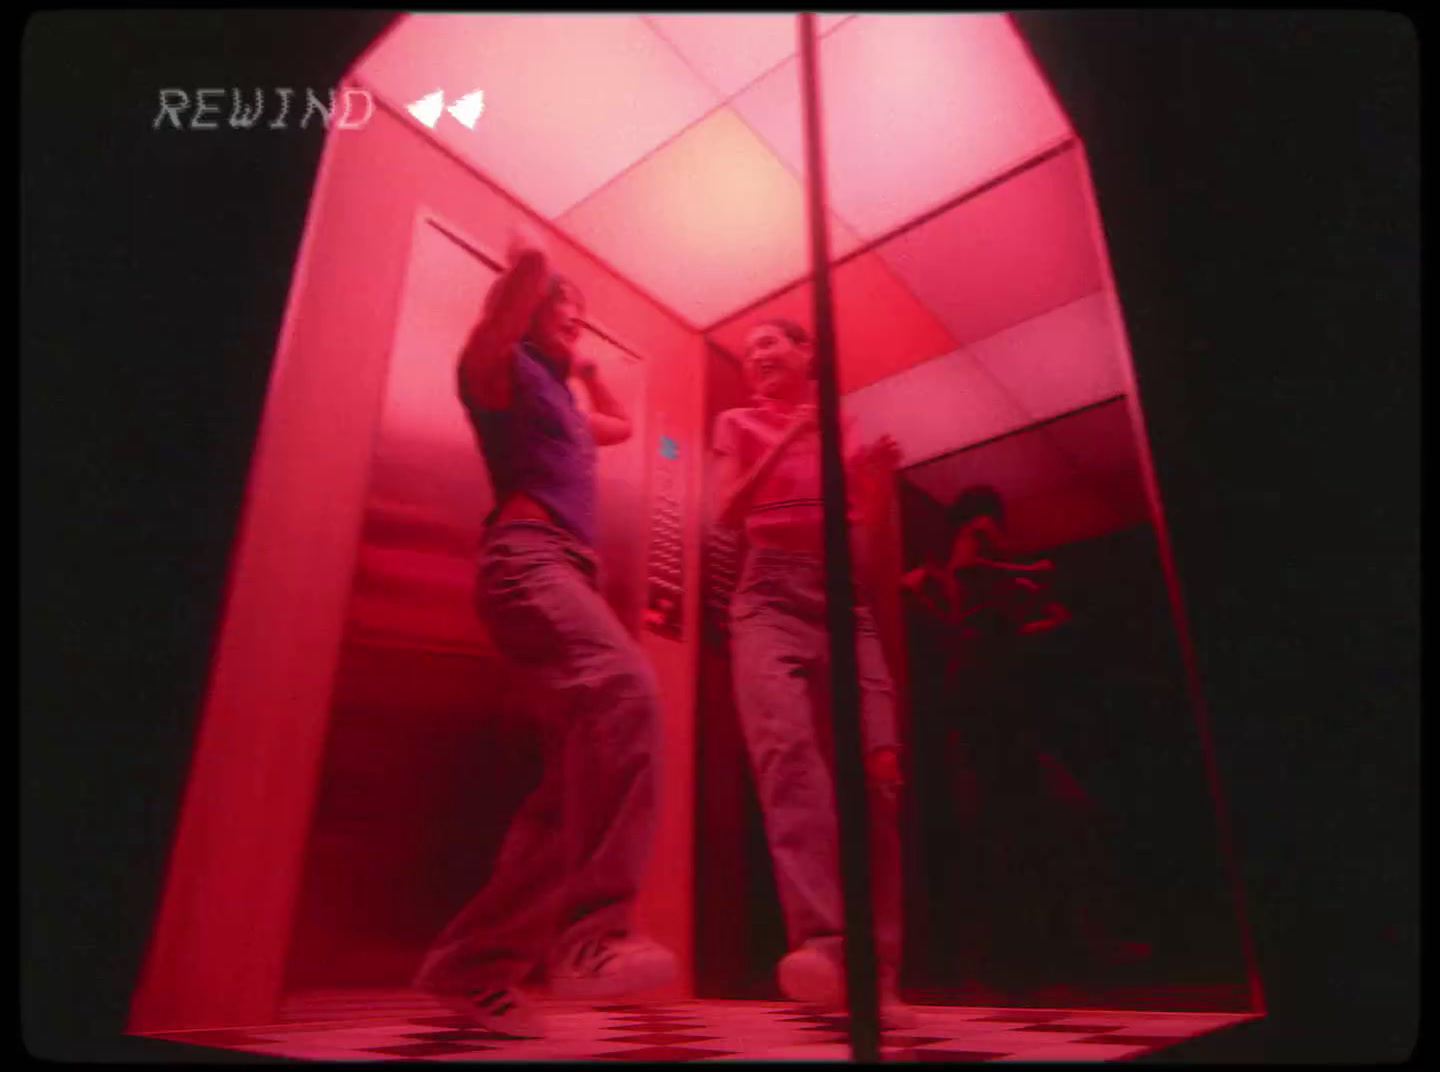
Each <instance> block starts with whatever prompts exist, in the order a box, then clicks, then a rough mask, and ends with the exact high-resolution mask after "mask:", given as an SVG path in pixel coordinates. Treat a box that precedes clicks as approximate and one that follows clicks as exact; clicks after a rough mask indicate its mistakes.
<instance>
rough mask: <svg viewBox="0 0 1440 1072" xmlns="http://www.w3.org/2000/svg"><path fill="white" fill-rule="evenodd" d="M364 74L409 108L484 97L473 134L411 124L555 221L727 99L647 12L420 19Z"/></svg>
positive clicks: (455, 126)
mask: <svg viewBox="0 0 1440 1072" xmlns="http://www.w3.org/2000/svg"><path fill="white" fill-rule="evenodd" d="M355 73H356V77H358V78H359V79H360V80H361V81H362V82H363V83H364V84H366V85H367V86H369V87H370V88H372V89H373V91H374V92H376V93H377V94H379V95H380V96H382V97H383V98H384V99H385V100H387V101H388V102H389V103H390V104H392V105H393V106H395V107H396V108H399V109H402V110H403V109H405V108H406V107H407V106H408V105H409V104H411V103H413V102H415V101H417V100H419V99H420V98H422V97H424V96H426V95H428V94H430V93H433V92H435V91H437V90H440V91H442V92H443V93H444V100H445V104H446V105H447V106H449V105H450V104H451V103H452V102H453V101H455V100H458V99H459V98H461V97H462V96H465V95H468V94H471V93H475V92H482V93H483V94H484V98H483V103H484V109H483V111H482V112H481V114H480V115H479V117H478V118H477V119H476V121H475V123H474V128H473V129H468V128H467V127H466V126H465V125H463V124H462V123H460V122H459V121H458V120H456V119H455V118H454V117H453V116H452V115H450V114H449V113H448V112H443V111H442V112H441V114H440V115H439V117H438V119H437V120H436V123H435V125H434V127H433V129H427V128H426V127H425V126H424V125H423V124H421V123H420V121H419V120H418V119H413V117H412V118H411V121H412V122H414V123H415V124H416V126H417V127H418V128H419V129H421V130H425V131H426V133H427V135H428V136H431V137H434V138H435V139H437V140H439V141H440V142H442V143H443V144H445V145H446V146H447V147H449V148H450V149H452V150H453V151H455V152H457V153H459V154H460V155H461V156H463V157H464V158H466V159H467V160H469V161H470V162H471V163H473V164H474V165H475V166H476V167H477V168H479V169H480V170H481V171H482V172H483V173H484V174H486V175H487V176H489V177H490V178H492V179H493V180H494V181H495V182H497V183H498V184H499V185H500V186H502V187H503V188H505V189H506V190H507V191H509V192H510V193H511V194H512V195H514V196H515V197H516V198H517V199H518V200H520V201H521V202H523V203H525V204H527V205H528V206H530V208H532V209H533V210H534V211H535V212H537V213H538V214H539V215H541V216H543V217H545V218H547V219H554V218H555V217H556V216H558V215H560V214H561V213H562V212H564V211H565V210H566V209H568V208H569V207H571V206H572V205H574V204H575V203H577V202H578V201H580V200H582V199H583V198H584V197H586V196H587V195H588V194H590V193H592V192H594V191H595V190H597V189H598V188H599V187H601V186H602V185H604V184H605V183H606V182H608V181H609V180H610V179H612V178H614V177H615V176H616V175H618V174H619V173H620V172H622V171H623V170H625V169H626V168H627V167H630V166H631V165H633V164H634V163H635V162H636V161H638V160H640V159H641V158H642V157H644V156H645V155H646V154H648V153H650V152H652V151H653V150H655V149H656V148H657V147H659V146H660V145H662V144H664V143H665V142H666V141H668V140H669V139H671V138H673V137H674V136H675V135H676V134H678V133H679V132H680V131H681V130H683V129H684V128H685V127H686V126H688V125H689V124H691V123H693V122H694V121H696V120H697V119H699V118H700V117H701V116H703V115H705V114H706V113H707V112H709V111H711V110H712V109H714V108H716V107H718V106H719V105H720V104H721V103H722V101H721V98H720V97H719V95H718V94H717V93H716V92H715V90H713V89H712V88H710V87H709V86H708V85H706V83H705V82H704V80H703V79H701V78H700V76H699V75H697V74H696V73H695V72H694V71H693V70H692V69H691V68H690V67H689V66H688V65H687V64H686V63H685V61H684V60H683V59H682V58H681V56H680V55H679V54H678V53H677V52H676V51H675V49H674V48H672V47H671V46H670V45H669V44H667V43H666V41H665V40H664V39H663V38H661V37H660V36H659V35H658V34H657V33H655V31H654V30H653V29H652V28H651V27H650V26H649V25H647V24H646V23H645V21H644V20H643V19H642V18H641V17H640V16H638V15H624V16H621V15H449V14H446V15H411V16H409V17H407V18H406V19H404V21H403V22H401V23H400V24H399V25H398V26H396V27H395V29H394V30H393V31H392V32H391V33H390V34H389V35H388V36H387V37H386V39H385V41H384V42H383V43H382V44H381V46H380V47H379V48H377V49H375V50H374V51H373V52H372V53H370V54H369V55H367V56H366V57H365V58H364V59H363V60H362V62H361V64H360V66H359V67H358V68H357V69H356V72H355ZM406 114H407V116H408V115H409V113H408V112H407V113H406Z"/></svg>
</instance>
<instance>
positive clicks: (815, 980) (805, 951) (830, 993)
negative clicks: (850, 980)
mask: <svg viewBox="0 0 1440 1072" xmlns="http://www.w3.org/2000/svg"><path fill="white" fill-rule="evenodd" d="M776 975H777V976H778V978H779V982H780V992H781V993H783V994H784V995H785V996H786V997H787V998H789V999H790V1000H791V1001H799V1002H803V1003H804V1004H807V1005H823V1006H828V1007H831V1008H834V1007H836V1006H839V1005H843V1004H845V970H844V969H843V968H842V967H841V966H840V964H839V963H837V962H836V961H835V959H834V958H833V957H827V956H826V955H825V954H824V953H822V952H820V951H819V950H818V949H815V948H814V947H813V946H808V945H802V946H801V947H800V948H799V949H796V950H793V951H791V952H789V953H786V954H785V956H784V957H783V958H782V959H781V961H780V967H779V969H778V970H777V971H776Z"/></svg>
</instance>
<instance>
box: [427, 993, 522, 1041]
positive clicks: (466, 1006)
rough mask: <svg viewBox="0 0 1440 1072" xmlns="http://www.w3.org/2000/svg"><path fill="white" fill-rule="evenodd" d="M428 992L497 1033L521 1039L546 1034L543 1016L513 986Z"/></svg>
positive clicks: (479, 1025)
mask: <svg viewBox="0 0 1440 1072" xmlns="http://www.w3.org/2000/svg"><path fill="white" fill-rule="evenodd" d="M430 996H431V997H433V998H435V1000H436V1001H439V1002H440V1003H441V1004H442V1005H444V1006H446V1007H447V1008H449V1009H453V1010H454V1011H455V1012H457V1013H459V1014H460V1015H461V1016H463V1017H465V1018H466V1019H467V1020H469V1021H470V1022H471V1023H472V1024H475V1025H476V1026H477V1027H483V1028H484V1029H485V1030H486V1031H493V1032H495V1033H496V1034H497V1035H505V1036H507V1037H509V1038H522V1039H534V1038H544V1037H545V1018H544V1016H542V1015H541V1013H540V1010H539V1009H537V1008H536V1007H535V1005H534V1004H533V1003H532V1002H531V1001H530V1000H529V999H528V998H526V997H525V996H524V995H523V994H521V993H520V991H518V990H516V989H515V988H514V987H510V986H502V987H490V988H483V987H482V988H481V989H479V990H472V991H469V992H468V993H436V992H434V991H432V992H431V995H430Z"/></svg>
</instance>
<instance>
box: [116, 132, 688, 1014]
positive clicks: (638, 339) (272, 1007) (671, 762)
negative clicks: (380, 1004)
mask: <svg viewBox="0 0 1440 1072" xmlns="http://www.w3.org/2000/svg"><path fill="white" fill-rule="evenodd" d="M422 208H424V209H429V210H431V211H433V212H434V213H436V214H437V215H439V216H441V217H443V218H445V219H447V220H449V221H453V223H454V224H455V225H456V226H457V227H459V228H462V229H463V230H464V231H465V232H466V233H467V234H469V235H471V236H473V237H474V239H475V240H476V241H478V242H480V243H482V244H484V245H485V246H487V247H488V248H490V249H492V250H500V249H503V246H504V241H505V235H506V231H507V228H508V226H509V225H510V223H511V222H512V221H514V220H516V219H518V218H520V217H521V216H522V215H523V213H522V210H520V209H519V208H518V207H517V206H516V205H515V204H514V203H513V202H511V201H510V200H509V199H507V198H506V197H505V196H504V195H503V194H501V193H500V192H499V191H497V190H496V189H494V188H492V187H491V186H489V185H488V184H487V183H486V182H485V181H483V180H481V179H480V178H478V177H477V176H476V175H475V174H474V173H472V172H470V171H468V170H466V169H465V168H463V167H462V166H460V165H459V164H458V163H456V161H455V160H454V158H453V157H451V156H450V155H448V154H446V153H443V152H441V151H440V150H438V149H436V148H435V147H433V146H432V145H431V144H429V143H428V142H426V141H425V140H424V139H423V138H422V137H421V135H420V134H419V133H417V131H416V130H415V129H414V127H413V125H409V124H405V123H402V122H400V121H397V120H396V119H394V118H393V117H392V116H391V115H389V114H387V113H385V112H383V111H377V113H376V114H375V116H374V118H373V119H372V120H371V121H370V122H369V123H368V124H367V125H366V126H365V127H364V128H362V129H359V130H337V131H335V132H333V133H332V134H331V135H330V138H329V141H328V143H327V145H326V149H325V153H324V156H323V158H322V163H321V168H320V172H319V175H318V178H317V182H316V188H315V192H314V195H313V198H312V202H311V208H310V214H309V218H308V219H307V223H306V231H305V236H304V239H303V242H302V246H301V250H300V258H299V263H298V265H297V271H296V274H295V282H294V286H293V288H292V291H291V298H290V306H289V308H288V310H287V314H286V321H285V326H284V329H283V331H282V336H281V339H280V340H279V347H278V350H277V353H276V355H275V362H274V368H273V371H272V376H271V386H270V391H269V394H268V396H267V401H266V410H265V414H264V418H263V422H262V427H261V432H260V436H259V440H258V443H257V448H256V453H255V458H254V461H253V463H252V468H251V476H250V482H249V487H248V490H247V501H246V507H245V512H244V517H243V520H242V523H241V526H240V530H239V532H238V534H237V541H236V545H235V550H234V556H233V560H232V567H231V580H230V587H229V594H228V601H227V606H226V609H225V615H224V618H223V621H222V622H221V623H219V630H218V634H217V639H216V647H215V656H214V661H213V666H212V672H211V683H210V689H209V692H208V695H207V699H206V703H205V706H204V710H203V712H202V719H201V724H200V729H199V733H198V738H197V743H196V749H195V753H194V760H193V763H192V768H191V771H190V777H189V784H188V786H187V790H186V794H185V798H184V804H183V810H182V815H181V820H180V824H179V829H178V832H177V836H176V841H175V844H174V848H173V850H172V857H171V861H170V869H169V875H168V880H167V884H166V888H165V892H164V895H163V898H162V901H161V904H160V906H159V912H158V916H157V922H156V926H155V929H154V932H153V934H152V944H151V948H150V951H149V955H148V957H147V962H146V965H145V968H144V970H143V972H142V976H141V980H140V983H139V986H138V988H137V991H136V994H135V998H134V1002H133V1006H132V1015H131V1023H130V1029H131V1030H132V1031H135V1032H154V1031H163V1030H178V1029H185V1028H196V1027H208V1026H223V1025H235V1024H246V1023H256V1022H263V1021H265V1020H266V1019H268V1018H269V1017H271V1016H272V1015H273V1014H274V1012H275V1011H276V1005H277V1002H278V999H279V996H280V992H281V988H282V985H283V975H284V970H285V960H286V955H287V950H288V949H289V946H290V941H291V928H292V923H293V920H294V918H295V909H296V904H297V898H298V893H299V889H300V878H301V874H302V869H303V866H304V861H305V854H306V851H307V843H308V835H309V833H310V823H311V815H312V807H313V804H314V800H315V795H316V788H317V784H318V781H319V772H320V768H321V762H322V756H323V752H324V748H325V743H326V732H327V720H328V715H329V712H330V709H331V699H332V692H333V690H334V688H335V684H336V675H337V668H338V666H339V661H340V655H341V651H342V637H343V635H344V630H345V626H346V610H347V605H348V599H349V595H350V586H351V582H352V579H353V577H354V573H355V566H356V557H357V548H358V546H359V534H360V531H361V525H362V519H363V517H364V511H365V507H366V494H367V488H368V481H369V477H370V465H371V458H372V445H373V444H372V440H373V434H374V431H375V428H376V426H377V422H378V420H379V418H380V414H381V412H382V396H383V393H384V390H385V384H386V374H387V366H388V358H389V354H390V350H391V345H392V342H393V339H394V329H395V322H396V315H397V311H398V308H399V302H400V297H401V288H402V283H403V280H404V277H405V271H406V265H407V256H408V251H409V248H410V242H411V236H412V234H413V228H414V222H415V217H416V214H417V212H418V211H420V210H421V209H422ZM532 222H536V221H532ZM537 225H538V226H541V227H542V228H543V224H538V223H537ZM551 240H552V249H553V252H554V257H555V261H556V266H557V267H558V268H559V270H561V271H563V272H565V273H567V274H568V275H570V276H571V277H573V278H574V279H575V280H576V282H577V283H578V284H579V285H580V287H581V288H582V289H583V290H584V291H585V293H586V295H587V298H588V301H589V307H590V311H591V314H592V315H593V316H594V318H596V319H597V320H600V321H602V322H604V323H605V324H606V325H607V326H610V327H611V328H612V330H614V331H616V332H621V333H623V335H624V337H625V339H626V341H627V342H628V343H629V344H630V345H631V346H633V347H634V348H635V349H636V350H638V351H639V352H641V353H643V354H646V355H649V356H650V357H651V359H652V361H653V362H654V370H653V372H652V374H651V377H650V407H651V411H652V413H653V414H655V415H656V416H655V419H654V420H652V423H651V428H652V431H659V430H662V429H663V430H664V431H666V432H667V433H668V434H670V435H671V436H673V437H675V438H677V439H678V440H679V441H680V446H681V452H682V453H681V458H682V459H683V460H684V461H685V462H686V463H687V469H688V471H689V472H691V473H697V472H698V469H697V468H696V463H697V460H698V457H699V454H700V450H699V445H700V439H699V436H698V429H697V427H696V424H697V421H698V417H699V412H700V410H699V406H700V392H701V389H702V384H703V380H702V377H701V376H700V375H699V374H698V370H699V369H700V368H701V366H700V360H701V353H702V350H701V347H702V343H701V341H700V339H699V338H698V337H697V336H695V335H694V334H692V333H691V332H689V331H688V330H686V329H685V328H684V327H683V326H682V325H680V324H679V323H678V322H676V321H675V320H674V319H673V318H671V317H670V316H669V315H668V314H666V313H665V312H664V311H662V310H661V309H659V308H658V307H657V306H655V305H654V304H653V303H651V302H650V301H648V300H647V299H645V298H644V297H643V296H641V295H640V294H638V293H637V292H636V291H635V290H634V289H633V288H631V287H630V286H628V285H627V284H626V283H624V282H623V281H622V280H620V279H618V278H615V277H614V276H612V275H611V274H610V273H609V272H608V271H607V270H606V269H604V268H603V267H601V266H600V265H598V264H597V263H595V262H594V261H593V260H592V259H591V258H590V257H588V256H587V255H586V254H585V253H584V252H583V251H581V250H579V249H578V248H576V247H574V246H572V245H570V244H568V243H567V242H566V241H565V240H563V239H562V238H561V237H559V236H558V235H552V236H551ZM691 479H693V477H691ZM696 532H697V529H696V518H694V517H693V516H689V517H687V518H686V535H687V537H688V546H687V553H686V559H685V569H686V575H687V581H688V585H689V587H690V588H691V589H692V590H693V589H694V587H695V581H694V578H695V576H696V565H697V560H696V551H695V536H696ZM638 535H639V534H637V537H638ZM694 622H695V613H694V604H693V600H691V601H690V605H689V606H688V607H687V608H686V625H687V629H686V637H687V639H686V640H685V641H684V642H683V643H677V642H674V641H670V640H666V639H662V638H659V637H656V636H654V635H653V634H649V633H646V634H644V636H643V640H642V643H643V646H644V648H645V650H646V652H647V653H648V654H649V655H650V657H651V658H652V659H653V661H654V663H655V666H656V670H657V672H658V674H659V678H660V682H661V688H662V692H663V697H664V702H665V726H666V733H667V736H666V748H667V756H666V758H667V763H666V768H665V778H664V781H663V786H662V809H661V814H662V821H661V824H660V829H659V832H658V835H657V840H656V846H655V852H654V860H655V862H654V864H653V866H652V875H651V878H650V880H649V883H648V885H647V888H646V890H645V894H644V897H643V904H642V913H641V914H642V924H643V925H645V926H647V928H648V929H649V930H650V931H651V932H652V933H654V934H655V935H656V936H657V937H659V938H660V939H661V940H663V941H667V942H669V943H670V944H671V945H672V946H674V947H675V948H676V949H677V951H678V952H679V953H680V954H681V957H682V961H683V962H684V963H685V964H686V965H687V967H688V964H689V946H690V938H689V934H690V904H689V898H690V884H689V872H690V860H691V856H692V853H691V846H690V842H689V839H690V811H691V807H690V801H691V793H690V766H691V757H690V753H691V748H692V743H693V741H692V735H691V727H690V725H689V719H690V717H691V711H692V707H693V704H692V699H693V683H692V681H691V678H692V669H693V652H692V640H691V639H690V638H693V634H694ZM397 878H398V877H397ZM404 881H407V882H413V881H415V876H413V875H412V876H406V877H405V878H404ZM683 986H684V987H688V973H687V979H686V982H685V983H684V984H683Z"/></svg>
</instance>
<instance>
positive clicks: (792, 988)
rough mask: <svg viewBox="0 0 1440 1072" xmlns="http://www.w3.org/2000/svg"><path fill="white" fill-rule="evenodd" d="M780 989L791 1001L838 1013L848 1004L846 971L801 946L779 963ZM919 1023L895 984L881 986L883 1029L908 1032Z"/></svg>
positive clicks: (817, 951)
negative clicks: (901, 998)
mask: <svg viewBox="0 0 1440 1072" xmlns="http://www.w3.org/2000/svg"><path fill="white" fill-rule="evenodd" d="M778 975H779V977H780V989H781V991H782V992H783V993H784V994H785V996H786V997H787V998H789V999H790V1000H791V1001H799V1002H803V1003H804V1004H807V1005H818V1006H821V1007H823V1008H830V1009H835V1008H839V1007H841V1006H843V1005H844V1004H845V968H844V965H842V964H839V963H837V962H836V961H835V960H834V958H832V957H827V956H826V955H825V954H824V953H822V952H820V951H819V950H818V949H815V948H813V947H811V946H801V947H800V948H799V949H796V950H795V951H794V952H791V953H787V954H786V955H785V957H784V959H783V960H781V961H780V969H779V972H778ZM918 1022H919V1019H918V1017H917V1016H916V1015H915V1010H914V1009H912V1008H911V1007H910V1006H909V1005H906V1004H905V1003H904V1002H903V1001H901V1000H900V995H899V993H898V992H897V991H896V990H895V987H894V984H892V983H889V982H882V983H881V986H880V1026H881V1027H882V1028H884V1029H886V1030H889V1031H896V1030H899V1031H905V1030H908V1029H910V1028H913V1027H915V1026H916V1024H917V1023H918Z"/></svg>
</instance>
